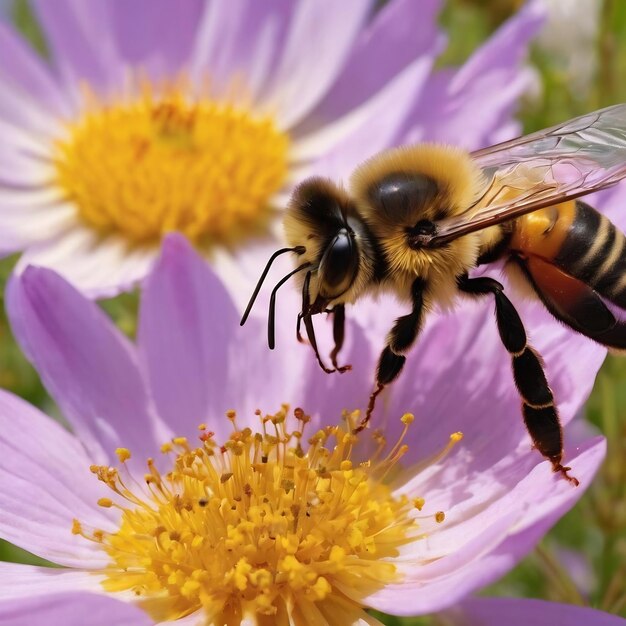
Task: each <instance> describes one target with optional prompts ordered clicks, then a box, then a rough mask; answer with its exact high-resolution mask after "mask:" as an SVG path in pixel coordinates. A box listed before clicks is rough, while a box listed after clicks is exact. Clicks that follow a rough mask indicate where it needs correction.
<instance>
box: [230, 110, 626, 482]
mask: <svg viewBox="0 0 626 626" xmlns="http://www.w3.org/2000/svg"><path fill="white" fill-rule="evenodd" d="M624 177H626V104H622V105H617V106H613V107H609V108H606V109H603V110H600V111H596V112H594V113H590V114H587V115H583V116H581V117H578V118H575V119H573V120H570V121H568V122H565V123H563V124H560V125H558V126H554V127H552V128H548V129H546V130H542V131H539V132H536V133H533V134H530V135H527V136H524V137H519V138H517V139H513V140H511V141H506V142H503V143H500V144H498V145H495V146H492V147H489V148H485V149H483V150H478V151H477V152H473V153H468V152H465V151H463V150H461V149H458V148H454V147H450V146H444V145H431V144H423V145H414V146H403V147H399V148H394V149H390V150H387V151H385V152H382V153H380V154H377V155H376V156H374V157H372V158H371V159H369V160H367V161H365V162H364V163H363V164H362V165H360V166H359V167H358V168H357V169H356V171H355V172H354V174H353V175H352V177H351V180H350V183H349V186H348V189H347V190H346V189H344V188H343V187H341V186H340V185H338V184H336V183H334V182H333V181H331V180H327V179H323V178H310V179H308V180H305V181H304V182H303V183H302V184H300V185H299V186H298V187H297V188H296V189H295V191H294V193H293V196H292V198H291V200H290V202H289V205H288V207H287V210H286V213H285V217H284V229H285V235H286V239H287V241H288V243H289V246H288V247H286V248H282V249H280V250H278V251H277V252H275V253H274V254H273V255H272V257H271V258H270V260H269V261H268V264H267V266H266V267H265V270H264V271H263V273H262V275H261V277H260V279H259V282H258V284H257V286H256V289H255V290H254V293H253V294H252V297H251V298H250V302H249V304H248V307H247V309H246V311H245V313H244V316H243V318H242V320H241V323H242V324H244V323H245V321H246V319H247V317H248V315H249V313H250V310H251V308H252V306H253V304H254V302H255V300H256V298H257V295H258V293H259V290H260V288H261V285H262V284H263V281H264V280H265V278H266V277H267V274H268V272H269V269H270V267H271V265H272V263H273V262H274V260H275V259H276V258H277V257H278V256H280V255H282V254H284V253H287V252H290V253H292V254H294V255H295V256H296V258H297V261H298V264H297V267H296V268H295V269H294V270H292V271H291V272H290V273H289V274H287V275H286V276H285V277H284V278H282V279H281V280H280V281H279V282H278V284H276V286H275V287H274V289H273V291H272V293H271V297H270V305H269V317H268V343H269V346H270V348H272V349H273V348H274V343H275V338H274V319H275V306H276V295H277V292H278V289H279V288H280V287H281V286H282V285H283V284H284V283H285V282H287V281H288V280H289V279H290V278H292V277H294V276H295V277H296V278H297V280H298V281H299V288H300V291H301V293H302V308H301V312H300V313H299V315H298V319H297V336H298V339H299V340H300V341H302V340H303V338H302V336H301V333H300V329H301V325H302V324H304V328H305V331H306V335H307V338H308V342H309V343H310V345H311V347H312V349H313V351H314V353H315V357H316V359H317V361H318V363H319V365H320V366H321V368H322V369H323V370H324V371H325V372H328V373H331V372H335V371H337V372H344V371H347V370H348V369H349V368H350V366H346V365H344V366H340V365H338V362H337V358H338V354H339V351H340V350H341V348H342V345H343V342H344V328H345V306H346V305H348V304H354V303H355V302H357V300H359V298H361V297H362V296H363V295H365V294H367V293H372V292H376V291H380V290H382V291H390V292H393V293H395V294H396V295H397V296H398V297H399V298H400V299H401V300H402V301H404V302H406V303H407V304H408V311H407V313H406V315H402V316H401V317H399V318H397V319H396V320H395V322H394V323H393V326H392V327H391V329H390V331H389V334H388V336H387V340H386V345H385V346H384V348H383V350H382V352H381V354H380V357H379V360H378V366H377V369H376V380H375V386H374V389H373V391H372V393H371V395H370V397H369V402H368V406H367V411H366V413H365V415H364V417H363V419H362V421H361V423H360V424H359V426H358V427H357V428H356V431H360V430H362V429H363V428H365V427H366V426H367V425H368V423H369V421H370V418H371V416H372V413H373V412H374V408H375V402H376V398H377V397H378V396H379V395H380V393H381V392H382V391H383V389H384V388H385V387H386V386H387V385H389V384H390V383H392V382H393V381H394V380H396V379H397V378H398V376H399V375H400V373H401V371H402V368H403V366H404V363H405V361H406V358H407V353H408V352H409V350H410V349H411V347H412V346H413V345H414V343H415V341H416V339H417V337H418V335H419V332H420V329H421V328H422V326H423V323H424V318H425V315H426V314H427V312H428V311H430V310H432V309H433V308H435V307H439V308H443V309H446V308H449V307H452V306H454V304H455V302H456V300H457V296H458V295H459V294H460V295H462V296H466V297H470V298H482V297H484V296H489V297H493V298H494V300H495V313H496V322H497V327H498V332H499V335H500V339H501V341H502V344H503V345H504V347H505V348H506V350H507V351H508V352H509V354H510V356H511V364H512V370H513V380H514V382H515V386H516V387H517V390H518V392H519V394H520V397H521V413H522V416H523V419H524V423H525V425H526V428H527V430H528V432H529V434H530V437H531V439H532V441H533V443H534V446H535V447H536V449H537V450H539V452H540V453H541V454H542V455H543V456H544V457H545V458H547V459H548V460H549V461H550V462H551V464H552V468H553V470H554V472H558V473H560V474H561V475H562V476H564V477H565V478H566V479H568V480H569V481H571V482H572V483H574V484H576V485H577V484H578V481H577V480H576V478H574V477H573V476H571V475H570V474H569V473H568V472H569V470H570V468H569V467H566V466H564V465H563V464H562V460H563V433H562V428H561V424H560V421H559V416H558V412H557V407H556V402H555V399H554V396H553V393H552V390H551V388H550V386H549V384H548V381H547V378H546V374H545V372H544V367H543V363H542V360H541V357H540V356H539V354H538V353H537V351H536V350H535V349H533V347H532V346H531V345H529V343H528V341H527V337H526V331H525V329H524V325H523V323H522V320H521V318H520V316H519V314H518V312H517V310H516V309H515V307H514V305H513V303H512V302H511V300H509V298H508V297H507V295H506V294H505V291H504V287H503V285H502V284H501V283H500V282H498V281H496V280H495V279H493V278H490V277H488V276H485V275H481V276H476V277H471V276H470V272H471V271H472V270H474V269H475V268H478V267H481V266H485V265H486V266H489V264H492V263H494V262H496V261H503V262H504V267H505V270H506V272H507V273H508V274H510V275H512V276H511V278H513V279H515V282H517V283H520V282H521V283H522V284H524V285H525V286H526V287H527V289H528V291H530V292H532V293H533V294H534V295H536V296H537V297H538V298H539V299H540V300H541V302H543V304H544V305H545V307H546V309H547V310H548V311H549V312H550V313H551V314H552V315H553V316H554V317H555V318H556V319H557V320H559V321H561V322H563V323H564V324H567V325H568V326H569V327H570V328H572V329H573V330H575V331H576V332H578V333H582V334H583V335H585V336H587V337H589V338H590V339H592V340H594V341H596V342H598V343H600V344H602V345H603V346H607V347H608V348H614V349H617V350H624V349H626V323H624V322H623V321H620V320H618V319H616V317H615V315H614V314H613V312H612V311H611V309H610V308H609V307H608V306H607V302H609V303H612V304H614V305H617V306H618V307H621V308H624V309H626V238H625V236H624V234H622V233H621V232H620V231H619V230H618V229H617V228H616V227H615V226H614V225H613V224H612V223H611V222H610V220H609V219H607V218H606V217H605V216H603V215H601V214H600V213H598V212H597V211H596V210H595V209H593V208H592V207H591V206H589V205H588V204H586V203H585V202H583V201H582V200H579V199H577V198H579V197H580V196H583V195H585V194H588V193H591V192H593V191H596V190H599V189H603V188H606V187H609V186H611V185H613V184H615V183H616V182H618V181H619V180H621V179H622V178H624ZM323 312H326V313H330V314H331V315H332V318H333V338H334V344H335V345H334V348H333V350H332V352H331V354H330V362H331V365H332V366H331V367H329V366H327V365H326V364H325V363H324V361H323V359H322V357H321V356H320V352H319V349H318V344H317V341H316V338H315V330H314V327H313V316H314V315H316V314H319V313H323Z"/></svg>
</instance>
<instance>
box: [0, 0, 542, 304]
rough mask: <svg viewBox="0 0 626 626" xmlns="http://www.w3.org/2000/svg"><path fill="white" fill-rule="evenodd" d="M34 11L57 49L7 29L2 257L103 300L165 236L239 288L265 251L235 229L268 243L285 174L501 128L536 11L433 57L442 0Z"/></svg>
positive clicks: (0, 32)
mask: <svg viewBox="0 0 626 626" xmlns="http://www.w3.org/2000/svg"><path fill="white" fill-rule="evenodd" d="M33 6H34V9H35V10H36V15H37V18H38V19H39V20H40V23H41V27H42V30H43V35H44V37H45V44H46V48H47V50H48V53H49V57H50V59H49V61H44V60H43V59H41V58H38V57H37V56H36V54H35V53H34V52H33V51H32V50H30V49H29V47H28V46H27V45H26V44H25V42H24V41H22V40H21V39H20V38H19V36H17V35H16V34H15V33H14V32H13V31H12V29H11V27H9V26H8V25H7V24H6V23H4V24H0V51H1V54H0V87H1V89H0V93H1V94H2V95H1V96H0V130H1V132H2V136H3V143H2V150H1V151H0V170H1V174H0V226H1V228H0V251H2V252H4V253H5V254H8V253H11V252H17V251H22V252H23V253H24V254H23V255H22V258H21V261H20V263H19V265H18V268H19V269H23V268H24V267H26V266H27V265H28V264H29V263H35V264H37V265H42V266H47V267H52V268H54V269H56V270H57V271H59V272H61V273H62V274H63V275H64V276H66V277H67V278H68V279H70V280H71V281H72V282H73V283H74V284H76V285H77V286H79V287H80V288H81V289H83V290H84V291H86V292H87V293H89V294H91V295H96V296H98V295H99V296H102V295H110V294H113V293H116V292H117V291H119V290H120V289H126V288H128V287H129V286H130V285H131V284H133V283H134V282H135V281H136V280H138V279H140V278H141V277H142V276H143V275H145V273H146V271H147V269H148V268H149V266H150V265H151V263H152V262H153V260H154V258H155V256H156V254H157V252H158V244H159V241H160V239H161V237H162V236H163V234H164V233H167V232H169V231H173V230H178V231H180V232H182V233H184V234H185V235H186V236H187V237H189V238H190V239H191V240H192V241H194V242H195V244H196V245H197V246H198V247H199V248H200V249H202V250H204V251H206V252H208V253H210V256H211V258H212V261H213V263H214V265H215V266H216V267H217V269H218V271H219V272H220V273H221V275H222V276H224V277H225V278H228V282H229V284H232V285H233V290H234V292H235V293H237V292H238V289H237V288H236V286H237V284H238V277H239V279H241V277H242V276H243V277H245V276H246V275H247V273H250V272H254V274H256V271H257V265H258V259H259V256H258V251H256V250H255V247H254V246H252V247H250V245H248V246H246V247H242V246H241V245H240V244H241V242H244V241H246V242H247V243H248V244H250V242H251V241H252V242H256V243H260V242H262V241H263V237H264V236H265V238H267V236H268V234H269V233H270V232H271V231H272V230H273V222H272V216H273V215H274V214H275V213H274V212H275V211H276V210H277V209H278V208H280V207H282V206H284V203H285V202H286V198H287V197H288V194H289V191H290V188H291V186H292V185H293V183H294V182H297V181H299V180H301V179H302V178H304V177H305V176H308V175H310V174H312V173H329V174H332V176H333V177H334V178H337V179H340V178H342V177H343V176H344V175H345V174H346V173H347V172H348V171H349V170H351V169H352V168H353V167H354V166H355V165H356V164H357V163H358V162H360V161H361V160H362V159H363V157H364V156H366V155H367V156H369V155H371V154H373V153H375V152H376V151H378V150H381V149H383V148H386V147H388V146H391V145H395V144H397V143H399V142H404V141H417V140H424V139H439V140H453V141H454V143H460V144H462V145H466V146H468V147H477V146H479V145H483V144H485V143H487V142H489V141H492V140H493V139H495V138H500V137H502V136H504V135H509V134H510V133H511V132H512V130H513V126H512V125H511V124H512V121H511V120H512V118H511V115H512V113H513V111H514V109H515V106H516V102H517V99H518V97H519V95H520V94H521V93H523V91H524V89H525V87H526V85H527V80H528V75H527V72H526V70H524V69H523V68H522V65H521V64H522V61H523V58H524V56H525V52H526V47H527V43H528V41H529V39H530V38H531V37H532V36H533V34H534V33H535V32H536V31H537V28H538V26H539V23H540V15H541V11H540V9H539V8H538V7H537V5H536V4H535V3H531V4H530V5H529V6H528V7H527V8H525V9H524V10H522V11H521V12H520V13H519V14H517V15H516V16H514V17H513V18H511V21H510V22H509V23H507V24H506V25H505V26H503V28H502V30H501V31H500V32H499V33H498V34H496V35H495V36H494V38H493V39H492V40H491V41H489V42H488V43H487V44H486V45H485V46H484V47H482V48H481V49H479V50H478V51H477V52H476V53H475V54H474V55H473V57H472V58H471V59H470V60H469V61H468V63H467V64H466V65H465V66H464V67H462V68H461V69H460V70H458V71H455V70H445V71H434V70H433V66H434V63H435V60H436V58H437V56H438V55H439V53H440V52H441V50H442V48H443V43H444V38H443V35H442V34H441V33H440V32H439V30H438V27H437V25H436V21H435V20H436V16H437V12H438V9H439V6H440V2H439V0H424V1H423V2H420V3H415V2H412V1H411V0H393V1H392V2H389V3H387V4H386V5H385V6H383V7H382V8H381V9H380V10H379V11H377V12H375V13H373V7H374V2H373V1H372V0H347V1H346V2H342V3H340V4H339V5H338V4H337V3H335V2H331V1H327V0H321V1H318V0H299V1H297V2H285V1H284V0H272V1H270V2H262V3H258V2H253V1H251V0H236V1H235V2H230V3H228V4H227V5H224V4H223V3H221V2H201V1H200V0H189V1H187V2H184V3H182V4H180V5H179V4H178V3H176V4H173V3H171V2H168V1H159V2H156V3H155V1H154V0H137V1H136V2H133V3H132V6H130V5H129V4H128V3H127V2H123V1H118V0H111V1H110V2H105V3H91V2H89V3H84V2H81V1H77V0H59V1H58V2H54V3H50V2H48V1H47V0H38V1H37V0H35V1H34V2H33ZM476 110H480V111H481V112H482V114H481V116H480V118H476V117H475V116H474V115H473V111H476ZM468 116H471V117H468ZM468 120H471V123H470V124H468V123H467V122H468ZM364 146H367V148H365V151H364ZM276 226H277V225H276Z"/></svg>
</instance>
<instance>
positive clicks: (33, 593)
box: [0, 235, 605, 626]
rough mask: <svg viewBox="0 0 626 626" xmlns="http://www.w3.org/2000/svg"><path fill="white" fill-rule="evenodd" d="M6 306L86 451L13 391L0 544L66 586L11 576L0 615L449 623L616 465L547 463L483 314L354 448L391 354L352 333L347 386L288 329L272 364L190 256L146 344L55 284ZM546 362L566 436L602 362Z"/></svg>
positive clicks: (159, 303)
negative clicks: (434, 617) (382, 618)
mask: <svg viewBox="0 0 626 626" xmlns="http://www.w3.org/2000/svg"><path fill="white" fill-rule="evenodd" d="M7 307H8V312H9V316H10V319H11V322H12V325H13V328H14V331H15V333H16V336H17V338H18V340H19V342H20V344H21V346H22V347H23V349H24V351H25V352H26V354H27V355H28V356H29V358H30V359H31V361H32V362H33V364H34V365H35V367H36V368H37V370H38V372H39V373H40V375H41V377H42V380H43V381H44V383H45V385H46V387H47V388H48V390H49V391H50V393H51V395H52V397H53V398H54V400H55V401H56V402H57V404H58V406H59V408H60V409H61V411H62V413H63V415H64V416H65V418H66V419H67V421H68V423H69V425H70V427H71V432H69V431H67V430H65V429H64V428H63V427H62V426H60V425H59V424H58V423H57V422H55V421H53V420H51V419H49V418H47V417H46V416H44V415H43V414H41V413H40V412H39V411H38V410H37V409H35V408H34V407H32V406H29V405H28V404H27V403H25V402H24V401H23V400H20V399H18V398H16V397H14V396H12V395H11V394H9V393H6V392H2V393H0V536H2V537H4V538H5V539H7V540H9V541H11V542H13V543H15V544H17V545H19V546H21V547H23V548H25V549H26V550H29V551H30V552H33V553H35V554H37V555H39V556H41V557H43V558H45V559H48V560H49V561H51V562H53V563H56V564H58V565H61V566H62V567H61V568H46V567H35V566H29V565H22V564H9V563H3V564H0V617H3V616H7V615H8V616H14V617H15V616H26V617H25V619H30V620H31V621H30V622H28V623H32V620H33V619H34V617H41V619H42V621H43V620H44V619H45V620H46V622H47V623H49V622H50V619H52V618H53V619H54V620H55V621H56V622H57V623H64V624H68V625H70V626H71V625H72V624H78V623H80V624H85V623H89V624H91V623H92V622H90V621H89V620H87V621H85V620H86V618H85V615H89V616H93V624H99V623H104V622H103V620H104V621H106V616H109V620H110V619H111V618H110V616H115V618H116V619H115V623H116V624H118V623H122V624H135V625H137V624H144V623H145V624H153V623H157V622H158V623H164V622H170V621H173V620H177V619H180V620H181V621H180V622H179V623H183V624H189V625H191V624H212V623H215V624H222V623H228V624H238V623H244V624H252V623H259V624H287V623H290V624H296V625H303V624H312V623H315V624H322V623H328V624H337V625H339V624H341V625H342V626H343V625H345V624H356V623H361V624H377V623H378V622H377V621H376V620H375V619H374V618H373V617H371V616H370V615H368V614H366V613H365V612H364V611H363V607H373V608H376V609H378V610H381V611H384V612H388V613H394V614H399V615H413V614H418V613H428V612H432V611H439V610H442V609H445V608H447V607H450V606H452V605H454V604H455V603H457V602H458V601H459V600H461V599H463V598H464V597H465V596H467V595H468V594H469V593H471V592H472V591H473V590H475V589H478V588H480V587H482V586H484V585H486V584H488V583H489V582H491V581H493V580H495V579H496V578H498V577H499V576H501V575H502V574H503V573H504V572H506V571H507V570H509V569H510V568H511V567H512V566H513V565H514V564H515V563H516V562H517V561H518V560H519V559H520V558H521V557H522V556H524V555H525V554H526V553H527V552H528V551H529V550H530V549H531V548H532V547H533V545H534V544H535V543H536V542H537V541H538V539H539V538H540V537H541V536H542V535H543V534H544V533H545V531H546V530H547V529H548V528H549V527H550V526H551V525H552V524H553V523H554V522H555V521H556V520H557V519H558V518H559V517H560V516H561V515H562V514H563V513H564V512H565V511H566V510H568V509H569V508H570V507H571V506H572V505H573V504H574V502H575V501H576V500H577V499H578V498H579V497H580V496H581V495H582V493H583V490H584V488H585V487H586V486H588V485H589V483H590V481H591V479H592V476H593V474H594V472H595V470H596V468H597V467H598V464H599V463H600V461H601V460H602V458H603V455H604V450H605V444H604V440H603V439H602V438H593V439H589V440H583V441H578V442H577V441H574V439H573V434H572V433H571V432H570V430H569V429H567V428H566V440H567V443H568V446H567V448H566V455H567V456H566V458H567V462H568V463H569V464H571V466H572V473H573V474H574V475H575V476H577V478H578V479H579V480H580V481H581V487H579V488H575V487H573V486H572V485H571V484H570V483H568V482H567V481H565V480H562V479H560V478H558V477H557V476H556V475H554V474H553V473H552V472H551V469H550V464H549V463H548V462H546V461H544V459H543V458H542V457H541V456H540V455H539V454H538V453H537V452H536V451H533V450H532V449H531V447H530V440H529V438H528V436H527V434H526V433H525V431H524V428H523V425H522V420H521V419H520V417H519V399H518V398H517V395H516V392H515V391H514V390H513V389H512V385H511V382H510V364H509V362H508V355H507V354H506V353H505V351H504V350H503V348H502V347H501V345H500V343H499V339H498V337H497V331H496V329H495V324H493V322H492V320H491V312H490V311H489V310H487V309H486V308H485V307H481V306H478V305H476V306H473V305H472V306H468V307H466V308H465V309H464V310H463V312H462V315H461V314H452V315H451V316H450V317H448V318H438V317H432V318H431V320H430V322H429V328H428V330H427V332H426V334H425V336H424V340H423V341H422V342H420V345H419V349H420V358H419V359H410V360H409V362H408V363H407V372H406V374H405V378H404V383H405V384H403V385H401V386H398V387H397V388H393V389H392V392H393V393H391V394H390V395H388V396H387V398H386V403H385V406H384V410H381V411H380V413H377V414H376V416H375V417H376V420H377V422H376V426H377V427H378V428H380V429H382V430H379V431H369V430H368V431H365V432H364V433H362V434H361V435H359V436H358V437H356V438H355V437H354V436H353V435H352V434H351V432H350V425H351V424H353V423H354V420H355V419H357V416H356V414H354V413H349V411H352V410H353V409H359V408H362V406H363V403H364V402H365V401H366V398H367V394H368V391H369V389H370V383H371V371H372V368H373V365H374V359H375V350H376V349H377V347H372V346H371V345H370V343H369V341H368V340H367V339H366V337H365V335H364V333H363V332H362V331H361V330H360V328H359V326H357V325H356V324H353V323H352V324H350V327H349V331H350V332H349V337H348V339H349V341H348V343H347V345H346V350H345V352H346V353H345V355H344V357H345V359H346V360H347V361H349V362H351V363H352V364H353V365H354V369H353V371H352V372H350V373H349V374H344V375H343V376H327V375H325V374H323V373H321V372H320V371H319V370H318V368H317V365H316V363H315V362H314V359H313V358H311V355H310V354H309V349H308V348H307V347H306V346H301V345H299V344H298V343H297V342H295V341H294V339H293V337H292V336H291V335H292V331H293V328H292V326H291V324H289V325H288V327H287V325H286V324H280V325H279V327H278V331H279V334H278V336H277V341H278V345H279V350H277V351H275V352H270V351H268V350H267V349H266V348H265V347H264V346H263V345H262V344H261V342H259V341H258V336H259V334H260V333H262V328H261V326H260V322H259V321H258V320H256V319H251V320H250V322H249V326H246V327H245V328H244V329H240V328H239V326H238V317H239V316H238V313H237V311H236V309H235V307H234V305H233V302H232V300H231V298H230V296H229V295H228V294H227V292H226V290H225V288H224V287H223V285H222V284H221V282H220V281H219V280H218V279H217V278H216V277H215V275H214V274H213V273H212V272H211V270H209V268H208V266H207V265H206V264H205V263H204V262H203V261H202V260H201V258H200V257H199V256H197V254H196V253H195V252H194V251H193V250H192V249H191V247H190V246H189V244H188V243H187V241H186V240H185V239H184V238H183V237H182V236H180V235H170V236H168V237H167V238H166V239H165V241H164V245H163V249H162V254H161V257H160V260H159V261H158V263H156V265H155V267H154V269H153V270H152V272H151V274H150V275H149V277H148V279H147V280H146V282H145V286H144V293H143V297H142V302H141V309H140V314H139V326H138V333H137V340H136V343H131V342H130V341H129V340H128V339H127V338H126V337H124V336H123V335H122V334H121V333H120V331H119V330H118V329H117V328H116V327H115V326H114V325H113V324H112V322H111V321H110V320H109V319H108V318H107V317H106V316H105V314H104V313H103V312H102V311H101V309H100V308H98V307H97V306H96V305H95V304H94V303H93V302H91V301H89V300H87V299H85V297H84V296H82V295H80V293H79V292H78V291H76V289H75V288H74V287H72V286H70V284H69V283H67V282H66V281H65V280H64V279H62V278H61V277H60V276H58V275H57V274H56V273H54V272H52V271H51V270H49V269H45V268H34V267H31V268H27V269H26V270H25V271H24V272H23V273H22V274H21V275H19V276H15V277H13V279H12V281H11V283H10V285H9V287H8V291H7ZM461 320H462V323H460V321H461ZM255 337H256V338H257V339H256V340H254V339H253V338H255ZM536 344H537V347H538V348H539V349H540V350H541V351H542V354H543V355H544V357H545V360H546V364H547V368H548V372H549V374H550V377H551V380H552V385H553V387H554V390H555V395H556V397H557V398H560V399H561V403H560V411H561V416H562V418H563V420H564V422H565V423H567V422H568V421H569V420H570V419H571V417H572V416H573V415H574V414H575V412H576V411H577V410H578V409H579V407H580V406H581V403H582V402H583V401H584V399H585V398H586V396H587V394H588V392H589V390H590V386H591V384H592V380H593V377H594V375H595V372H596V371H597V369H598V367H599V365H600V363H601V361H602V358H603V356H604V355H603V351H602V350H599V349H598V348H597V347H595V346H593V344H591V342H588V341H584V340H581V339H580V338H578V337H576V336H574V335H573V334H572V333H569V332H567V331H566V330H565V329H561V330H560V332H559V331H555V332H554V333H552V334H551V335H550V336H549V337H547V338H546V335H545V334H538V335H537V341H536ZM486 391H488V393H487V392H486ZM287 405H289V407H291V408H288V407H287ZM381 408H382V407H381ZM411 410H412V411H414V412H415V417H413V416H412V415H410V414H408V413H406V411H411ZM342 415H343V420H342ZM461 432H462V435H461V434H460V433H461ZM255 433H258V434H255ZM572 610H574V609H572ZM77 620H78V621H77ZM290 620H291V621H290ZM108 623H111V621H109V622H108ZM586 623H592V624H593V623H595V622H594V621H593V620H590V621H588V622H586ZM598 623H600V622H598Z"/></svg>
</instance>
